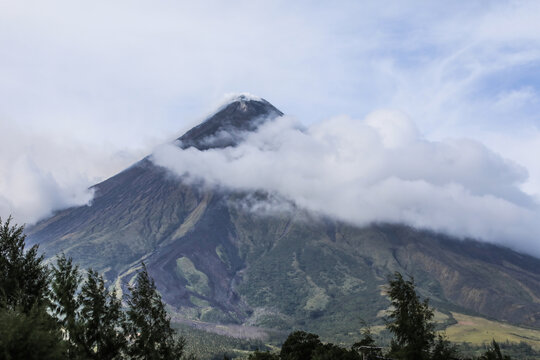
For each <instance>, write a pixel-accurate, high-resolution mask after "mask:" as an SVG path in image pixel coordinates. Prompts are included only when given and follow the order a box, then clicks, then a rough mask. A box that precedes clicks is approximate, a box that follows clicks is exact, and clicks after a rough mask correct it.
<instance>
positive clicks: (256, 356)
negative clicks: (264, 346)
mask: <svg viewBox="0 0 540 360" xmlns="http://www.w3.org/2000/svg"><path fill="white" fill-rule="evenodd" d="M248 360H279V355H276V354H272V353H271V352H269V351H265V352H261V351H258V350H257V351H255V352H254V353H253V354H250V355H249V357H248Z"/></svg>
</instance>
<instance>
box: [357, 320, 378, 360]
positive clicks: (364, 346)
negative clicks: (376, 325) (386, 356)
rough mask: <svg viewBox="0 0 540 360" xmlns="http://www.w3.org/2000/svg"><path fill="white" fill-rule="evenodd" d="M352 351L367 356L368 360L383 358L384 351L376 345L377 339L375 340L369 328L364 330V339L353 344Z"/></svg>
mask: <svg viewBox="0 0 540 360" xmlns="http://www.w3.org/2000/svg"><path fill="white" fill-rule="evenodd" d="M352 350H354V351H355V352H356V353H358V354H363V355H365V356H366V358H367V359H370V358H375V357H377V356H379V357H382V350H381V348H380V347H378V346H377V344H376V343H375V339H374V338H373V335H372V334H371V329H370V328H369V327H366V328H365V329H364V331H363V337H362V339H360V340H359V341H357V342H355V343H354V344H353V346H352Z"/></svg>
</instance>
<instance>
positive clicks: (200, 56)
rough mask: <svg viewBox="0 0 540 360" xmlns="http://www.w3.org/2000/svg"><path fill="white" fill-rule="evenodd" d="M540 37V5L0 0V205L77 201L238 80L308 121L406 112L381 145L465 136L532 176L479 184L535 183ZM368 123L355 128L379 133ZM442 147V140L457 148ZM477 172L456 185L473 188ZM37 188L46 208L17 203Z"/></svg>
mask: <svg viewBox="0 0 540 360" xmlns="http://www.w3.org/2000/svg"><path fill="white" fill-rule="evenodd" d="M539 49H540V4H539V3H538V2H537V1H498V2H483V1H482V2H471V1H455V2H447V3H441V2H425V1H409V2H387V3H384V4H383V5H381V2H380V1H361V2H359V1H346V0H344V1H338V2H327V3H325V2H320V3H317V4H315V3H314V2H312V1H297V2H290V1H272V2H253V1H236V0H234V1H227V2H223V1H209V0H204V1H198V2H193V1H191V2H187V1H160V2H147V1H142V0H135V1H115V2H111V1H104V0H95V1H91V2H86V3H81V2H73V1H67V0H51V1H47V2H41V1H36V0H29V1H0V79H2V81H1V82H0V131H1V133H0V141H2V151H1V152H0V184H3V185H0V199H3V200H0V202H2V203H3V204H4V205H1V206H0V207H1V209H0V215H2V216H6V214H8V213H9V212H14V213H17V214H23V213H24V214H27V215H24V216H23V215H20V217H19V218H16V220H17V221H19V222H27V221H32V220H33V219H36V218H39V217H41V216H45V215H46V214H48V213H50V212H51V211H52V210H53V209H56V208H57V207H60V206H66V205H68V204H73V203H80V202H81V201H83V200H80V201H79V200H77V201H75V200H73V199H82V198H81V197H80V196H79V195H74V194H84V193H85V191H86V189H87V187H88V186H90V185H91V184H92V183H93V182H96V181H100V180H103V179H104V178H106V177H107V176H110V175H113V174H114V173H115V172H116V171H119V170H121V169H122V168H123V167H124V166H127V165H129V164H130V163H131V162H133V161H136V160H137V159H139V158H140V157H142V156H143V155H145V153H146V151H147V150H148V149H151V148H152V147H153V146H154V145H156V144H158V143H162V142H164V141H166V140H170V139H173V138H174V136H173V135H174V134H178V135H180V134H179V133H178V132H179V131H181V130H187V129H188V128H189V127H190V126H191V125H194V122H193V119H196V118H197V117H198V116H199V115H200V114H201V112H202V111H201V109H205V108H208V107H209V105H210V104H211V103H212V102H213V101H214V100H215V99H216V98H219V97H221V96H222V94H223V93H228V92H235V91H249V92H252V93H254V94H257V95H260V96H262V97H264V98H266V99H268V100H269V101H271V102H272V103H274V104H275V105H276V106H277V107H279V108H280V109H281V110H283V111H284V112H285V113H287V114H292V115H294V116H297V117H299V118H302V119H306V120H309V121H311V122H312V123H316V122H317V121H320V120H322V119H326V118H329V117H332V116H335V115H337V114H350V115H351V116H352V117H353V118H363V117H365V115H366V114H367V113H369V112H371V111H372V110H373V109H377V108H387V109H393V110H394V111H397V112H401V113H405V114H407V115H408V116H409V117H411V118H413V119H415V121H416V127H417V129H418V130H414V128H412V127H410V126H409V125H410V124H409V125H407V124H406V123H402V125H403V126H405V127H408V129H409V131H408V132H407V131H401V130H399V131H394V130H388V128H386V130H388V131H390V132H387V133H386V134H383V135H377V136H378V137H380V136H382V139H383V142H382V145H390V144H394V145H393V146H395V147H397V148H399V146H402V147H403V146H404V143H403V142H408V143H409V145H410V144H411V143H412V144H416V148H417V149H420V148H421V146H420V145H418V144H419V140H418V137H419V134H426V136H427V137H428V138H430V139H439V140H441V139H445V138H447V137H449V136H453V137H456V138H462V137H467V138H474V139H477V140H479V141H480V142H481V143H488V144H489V145H490V147H491V148H492V149H493V151H495V152H497V153H499V154H502V155H503V156H504V157H508V158H511V159H513V160H514V161H516V162H518V163H520V164H524V165H526V167H527V169H528V170H529V174H530V178H528V179H527V180H523V178H520V179H519V180H517V182H516V183H517V185H516V186H506V187H505V188H504V189H503V188H500V187H497V186H496V185H493V184H492V183H491V182H490V183H489V184H488V185H489V186H488V188H489V191H487V194H492V193H493V192H494V191H495V192H496V193H497V195H496V197H497V198H500V196H502V195H500V194H503V193H504V194H511V196H512V201H517V200H515V199H518V198H520V197H521V195H519V188H522V189H526V190H527V193H529V194H536V195H538V194H540V162H538V161H536V160H535V158H534V154H537V153H538V151H539V149H540V147H539V142H538V141H537V140H535V139H538V138H540V135H539V132H538V126H540V115H539V114H540V101H538V94H539V93H540V77H539V76H538V75H537V74H540V50H539ZM335 121H337V120H335ZM342 121H345V120H342ZM320 126H322V125H320ZM10 128H14V129H17V131H11V129H10ZM315 128H316V126H315V127H313V128H311V127H310V131H315V130H314V129H315ZM6 129H7V130H6ZM335 131H337V130H335ZM368 133H369V132H363V131H361V132H359V133H358V136H364V138H363V139H362V141H374V140H372V139H371V138H370V137H369V136H368ZM355 134H356V133H355ZM347 136H349V135H348V134H342V135H341V137H340V141H345V140H346V139H348V137H347ZM396 136H401V137H396ZM378 137H376V138H377V139H379V138H378ZM370 139H371V140H370ZM411 139H412V140H411ZM495 139H496V140H495ZM379 140H380V139H379ZM6 141H7V142H6ZM328 141H334V140H332V138H331V137H328ZM336 141H337V140H336ZM347 141H348V142H349V143H352V142H354V141H356V140H355V139H349V140H347ZM375 143H376V144H377V142H375ZM420 143H421V142H420ZM6 144H9V146H8V145H6ZM443 144H444V146H442V147H437V151H442V152H443V153H444V152H445V151H448V152H450V153H453V152H452V151H454V150H448V149H453V147H457V148H459V147H461V146H462V145H461V144H460V143H457V144H456V143H450V142H443ZM274 145H275V144H274ZM274 145H272V146H274ZM322 145H325V144H324V143H323V144H322ZM326 145H327V146H330V144H326ZM379 145H381V144H379ZM467 146H469V147H470V149H469V151H470V154H469V155H470V156H480V157H482V156H487V155H485V154H486V153H485V151H484V150H485V149H484V150H482V149H480V150H479V149H476V150H474V146H472V145H470V144H469V145H467ZM467 146H465V147H466V148H467ZM7 148H10V149H13V151H8V150H6V149H7ZM353 148H354V147H347V146H345V147H344V148H343V149H342V150H341V151H342V153H339V152H338V153H336V156H337V155H339V156H343V157H346V156H353V155H351V154H349V153H348V152H349V151H351V149H353ZM413 148H414V147H412V148H411V151H412V149H413ZM441 149H446V150H441ZM299 150H301V148H299ZM429 150H433V149H431V148H429ZM389 151H390V150H388V149H387V150H385V152H383V153H388V152H389ZM418 151H420V150H418ZM488 153H489V152H488ZM479 154H480V155H479ZM481 154H484V155H481ZM463 156H465V155H463ZM494 156H495V157H496V158H497V156H496V155H494ZM19 159H26V160H24V161H23V160H19ZM19 161H20V162H21V163H26V164H27V166H23V165H17V166H18V169H19V170H17V171H19V172H20V173H21V174H37V175H35V176H36V179H41V180H40V181H41V182H43V183H44V184H49V185H48V186H43V187H40V186H37V185H36V186H34V187H32V186H30V185H31V182H29V183H28V185H27V186H28V188H23V187H21V186H17V187H16V188H17V189H18V190H17V191H15V190H14V189H15V186H14V185H9V186H8V185H7V183H8V176H10V174H15V173H16V171H15V164H18V163H19ZM364 161H365V164H362V165H363V166H371V167H375V168H376V167H377V164H372V163H371V159H369V158H367V159H364ZM456 161H457V160H456ZM459 161H461V162H462V163H463V164H462V166H465V165H464V164H465V163H466V162H467V161H468V160H466V159H465V158H462V159H460V160H459ZM28 164H33V165H32V166H30V165H28ZM366 164H367V165H366ZM30 168H33V169H34V171H33V172H32V171H30V170H29V169H30ZM23 169H26V170H24V171H23ZM36 169H37V170H36ZM370 169H371V168H370ZM370 169H368V170H369V171H368V170H365V171H368V173H370V174H372V172H371V170H370ZM340 170H342V171H344V172H345V173H346V171H345V170H344V169H340ZM443 170H444V169H439V171H438V174H445V176H450V178H452V179H453V177H455V174H453V173H451V172H450V174H448V173H445V172H444V171H443ZM29 171H30V172H29ZM36 171H37V173H36ZM422 171H424V172H425V169H424V170H422ZM469 171H473V172H474V173H476V172H478V171H480V170H475V169H469ZM475 171H476V172H475ZM518 172H519V171H518ZM308 173H309V172H308ZM492 175H493V176H495V177H497V176H499V175H497V174H493V173H492ZM425 176H427V175H425ZM430 176H431V178H430V179H431V180H430V181H428V182H427V184H428V185H429V184H433V182H434V181H436V179H437V178H436V176H435V175H433V174H430ZM513 176H515V174H514V175H513ZM440 177H441V178H443V176H442V175H440ZM51 178H52V180H54V183H56V185H55V186H53V185H51V184H52V183H53V182H51ZM413 178H414V177H413ZM477 178H478V179H480V180H482V181H483V180H488V179H486V177H484V178H482V177H479V176H477ZM47 179H48V180H47ZM379 180H380V179H379ZM480 180H478V181H477V183H474V182H473V181H472V179H469V180H468V183H467V185H466V186H465V187H464V189H466V190H470V189H475V191H477V192H478V189H479V188H482V185H481V181H480ZM40 181H38V182H40ZM409 181H417V180H414V179H413V180H409ZM460 181H465V179H461V180H460ZM504 181H506V183H508V181H507V180H504V179H498V180H497V183H498V184H499V183H501V182H504ZM523 181H524V182H523ZM458 183H459V182H458ZM388 186H389V189H390V185H388ZM436 186H443V185H440V184H439V183H437V184H436ZM494 186H495V188H496V189H493V187H494ZM37 189H41V190H40V191H39V192H38V190H37ZM45 189H49V190H45ZM33 192H36V199H38V198H43V199H45V200H44V201H43V202H42V203H43V204H49V206H43V207H42V208H41V210H39V209H38V208H40V207H39V206H37V205H35V204H34V205H32V204H31V203H26V202H24V203H25V204H27V205H24V206H23V205H22V204H23V199H24V197H23V195H25V194H29V193H33ZM49 193H56V194H57V197H53V198H52V199H62V200H51V198H50V197H49V195H47V194H49ZM474 196H480V195H477V194H476V195H474ZM505 196H510V195H505ZM47 199H48V200H47ZM504 199H506V198H504ZM520 201H521V200H520ZM7 204H9V205H7ZM40 204H41V203H40ZM17 209H18V210H17Z"/></svg>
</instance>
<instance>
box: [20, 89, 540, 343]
mask: <svg viewBox="0 0 540 360" xmlns="http://www.w3.org/2000/svg"><path fill="white" fill-rule="evenodd" d="M281 115H282V113H281V112H280V111H279V110H277V109H276V108H275V107H273V106H272V105H271V104H269V103H268V102H266V101H264V100H262V99H261V100H257V99H253V98H246V97H239V98H237V99H236V100H235V101H233V102H231V103H229V104H227V105H226V106H224V107H223V108H222V109H220V110H219V111H218V112H217V113H216V114H215V115H213V116H212V117H210V118H209V119H208V120H206V121H205V122H204V123H203V124H201V125H199V126H197V127H195V128H193V129H192V130H190V131H189V132H187V133H186V134H185V135H183V136H182V137H180V138H179V139H178V140H179V142H178V145H179V146H180V147H181V148H187V147H195V148H197V149H199V150H201V151H204V150H206V149H209V148H216V147H217V148H219V147H225V146H234V145H235V144H237V143H238V142H239V141H242V131H253V130H256V128H257V126H258V125H260V124H261V123H262V122H264V121H269V120H271V119H273V118H275V117H278V116H281ZM94 189H95V198H94V200H93V202H92V204H91V205H90V206H82V207H75V208H71V209H66V210H63V211H60V212H58V213H57V214H56V215H54V216H53V217H51V218H49V219H46V220H44V221H42V222H40V223H39V224H37V225H36V226H34V227H32V228H31V229H29V231H28V233H29V240H30V241H31V242H36V243H40V245H41V249H42V250H44V251H45V252H46V253H47V254H48V255H54V254H56V253H58V252H60V251H64V252H65V253H66V254H67V255H69V256H72V257H73V258H74V259H75V260H76V261H78V262H79V263H81V265H82V266H83V267H89V266H92V267H94V268H96V269H98V270H101V271H104V272H105V274H106V276H107V278H108V279H109V280H111V281H115V282H116V285H117V286H118V288H119V289H120V290H121V289H125V286H126V284H128V283H129V281H130V280H131V279H132V277H133V275H134V273H135V270H137V268H138V267H139V266H140V262H141V261H145V262H146V264H147V265H148V269H149V271H150V273H151V275H152V276H153V277H154V278H155V280H156V283H157V286H158V289H159V290H160V292H161V293H162V295H163V297H164V299H165V300H166V301H167V302H168V303H169V304H170V305H171V306H172V307H174V308H176V309H177V311H178V312H179V313H181V314H183V315H184V316H186V317H189V318H192V319H198V320H202V321H208V322H223V323H230V322H233V323H244V324H251V325H258V326H264V327H271V328H281V329H291V328H293V327H304V328H307V329H310V330H312V331H317V332H318V333H320V334H323V335H324V334H330V333H333V334H336V333H341V334H348V333H350V332H351V331H355V330H357V329H358V321H356V320H357V319H358V320H359V318H362V319H364V320H367V321H380V314H381V313H382V312H383V310H385V309H386V308H387V307H388V305H389V303H388V300H387V299H386V298H385V296H384V294H383V293H382V292H381V286H382V285H383V284H385V283H386V276H387V275H388V274H389V273H392V272H393V271H401V272H404V273H408V274H411V275H414V276H415V278H416V279H417V282H418V285H419V289H420V291H421V293H422V295H424V296H429V297H430V298H431V299H432V300H433V302H434V304H435V305H436V306H437V307H438V308H439V309H441V310H442V311H448V310H458V311H461V312H470V313H476V314H482V315H485V316H490V317H493V318H495V319H499V320H506V321H510V322H514V323H519V324H526V325H530V326H535V327H540V260H539V259H536V258H533V257H530V256H526V255H522V254H518V253H516V252H513V251H511V250H509V249H506V248H500V247H496V246H493V245H488V244H483V243H479V242H475V241H458V240H455V239H452V238H449V237H446V236H442V235H438V234H434V233H431V232H426V231H420V230H415V229H412V228H409V227H406V226H401V225H377V226H375V225H374V226H370V227H367V228H358V227H354V226H351V225H347V224H343V223H340V222H339V221H335V220H332V219H328V218H323V217H319V216H316V215H313V214H309V213H307V212H306V211H304V210H302V209H295V208H294V207H291V210H290V211H287V212H283V213H281V214H273V215H272V216H270V215H262V214H256V213H253V212H251V211H249V210H246V208H245V207H243V206H241V205H239V204H242V203H243V200H244V199H245V198H246V197H249V198H253V197H258V198H264V197H265V196H268V195H267V194H244V193H234V192H227V191H224V190H219V191H218V190H216V189H209V188H205V187H200V186H195V185H189V184H187V183H184V182H182V180H181V179H179V178H178V177H175V176H173V175H171V174H170V173H168V172H167V171H166V170H165V169H163V168H160V167H158V166H156V165H154V164H153V163H152V162H151V160H150V159H149V158H146V159H143V160H142V161H140V162H139V163H137V164H135V165H133V166H132V167H130V168H129V169H127V170H125V171H123V172H122V173H120V174H118V175H116V176H114V177H112V178H110V179H108V180H106V181H104V182H103V183H100V184H98V185H96V186H95V187H94Z"/></svg>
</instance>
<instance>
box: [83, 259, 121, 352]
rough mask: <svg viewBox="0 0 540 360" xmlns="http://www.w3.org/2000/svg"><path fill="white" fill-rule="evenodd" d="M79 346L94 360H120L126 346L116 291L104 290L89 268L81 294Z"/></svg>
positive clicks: (97, 276)
mask: <svg viewBox="0 0 540 360" xmlns="http://www.w3.org/2000/svg"><path fill="white" fill-rule="evenodd" d="M80 303H81V312H80V322H81V326H82V333H81V337H82V339H81V340H82V343H83V347H84V350H85V353H86V355H87V356H88V357H89V358H91V359H96V360H113V359H119V358H120V357H121V355H122V353H123V351H124V350H125V347H126V338H125V335H124V333H123V331H122V329H123V325H124V314H123V312H122V305H121V303H120V300H118V299H117V297H116V292H115V291H113V292H112V293H109V291H108V290H107V289H106V288H105V281H104V280H103V277H102V276H101V275H99V274H98V273H97V272H96V271H94V270H92V269H90V270H88V274H87V277H86V282H85V283H84V285H83V286H82V289H81V294H80Z"/></svg>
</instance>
